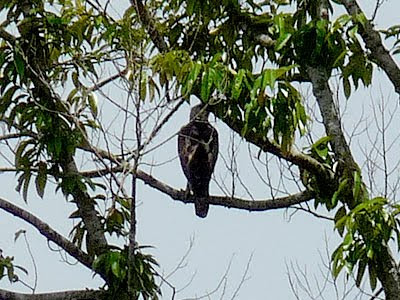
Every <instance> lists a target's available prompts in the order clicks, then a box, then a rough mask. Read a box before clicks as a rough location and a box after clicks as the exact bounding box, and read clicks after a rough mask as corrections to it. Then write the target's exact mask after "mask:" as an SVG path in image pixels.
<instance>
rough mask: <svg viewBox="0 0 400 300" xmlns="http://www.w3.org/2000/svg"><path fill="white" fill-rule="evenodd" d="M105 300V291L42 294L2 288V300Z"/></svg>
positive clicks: (0, 299) (0, 298) (0, 290)
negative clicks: (23, 292) (17, 291)
mask: <svg viewBox="0 0 400 300" xmlns="http://www.w3.org/2000/svg"><path fill="white" fill-rule="evenodd" d="M75 299H79V300H103V299H104V300H105V299H107V298H106V292H105V291H93V290H80V291H64V292H54V293H42V294H22V293H16V292H11V291H7V290H2V289H0V300H75Z"/></svg>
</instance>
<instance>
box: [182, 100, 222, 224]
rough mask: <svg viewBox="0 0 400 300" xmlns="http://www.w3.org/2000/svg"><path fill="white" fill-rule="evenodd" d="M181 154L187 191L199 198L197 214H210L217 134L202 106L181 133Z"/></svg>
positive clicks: (191, 113)
mask: <svg viewBox="0 0 400 300" xmlns="http://www.w3.org/2000/svg"><path fill="white" fill-rule="evenodd" d="M178 154H179V159H180V161H181V166H182V169H183V173H184V174H185V176H186V178H187V181H188V184H187V188H186V192H187V193H188V194H189V193H190V192H192V193H193V196H195V197H196V199H195V203H194V207H195V210H196V215H197V216H199V217H201V218H205V217H206V216H207V213H208V206H209V205H208V199H207V198H208V195H209V194H208V189H209V185H210V180H211V174H212V173H213V171H214V167H215V162H216V161H217V157H218V133H217V130H216V129H215V128H214V127H213V126H211V124H210V123H209V122H208V111H207V110H206V108H205V106H204V105H202V104H199V105H196V106H194V107H193V108H192V109H191V111H190V121H189V123H188V124H187V125H185V126H183V127H182V128H181V130H180V131H179V134H178Z"/></svg>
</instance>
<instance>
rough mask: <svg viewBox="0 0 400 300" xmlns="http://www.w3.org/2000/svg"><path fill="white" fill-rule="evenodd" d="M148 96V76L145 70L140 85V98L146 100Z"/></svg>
mask: <svg viewBox="0 0 400 300" xmlns="http://www.w3.org/2000/svg"><path fill="white" fill-rule="evenodd" d="M146 96H147V76H146V74H145V73H144V72H143V73H142V76H141V80H140V86H139V98H140V100H142V101H144V100H146Z"/></svg>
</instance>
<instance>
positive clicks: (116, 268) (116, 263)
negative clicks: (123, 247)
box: [111, 261, 121, 278]
mask: <svg viewBox="0 0 400 300" xmlns="http://www.w3.org/2000/svg"><path fill="white" fill-rule="evenodd" d="M111 271H112V272H113V274H114V275H115V277H117V278H120V276H121V268H120V266H119V261H113V262H112V263H111Z"/></svg>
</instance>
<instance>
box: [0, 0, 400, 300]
mask: <svg viewBox="0 0 400 300" xmlns="http://www.w3.org/2000/svg"><path fill="white" fill-rule="evenodd" d="M359 2H360V1H359ZM363 2H367V3H370V4H373V3H374V2H375V1H363ZM399 11H400V4H398V2H397V1H395V0H392V1H386V2H385V4H384V7H383V8H382V11H381V13H380V14H379V15H378V19H377V24H378V27H379V28H382V27H383V26H386V25H387V24H391V25H394V24H396V22H397V23H400V22H399V21H400V20H399V18H398V12H399ZM368 16H370V15H368ZM374 74H375V76H377V77H375V79H374V82H373V85H372V88H371V89H367V90H363V89H360V90H359V91H358V92H357V93H355V94H354V95H353V96H352V98H351V99H350V100H349V101H350V102H349V108H348V110H347V113H346V115H345V116H344V118H345V124H347V125H348V126H349V127H346V126H347V125H346V126H345V128H346V129H347V128H349V131H351V128H352V127H353V126H354V124H355V123H356V121H357V120H358V118H359V116H360V113H359V112H360V107H361V106H363V107H364V110H365V115H366V117H370V116H371V101H370V99H371V98H373V99H374V98H378V96H379V95H380V93H383V95H384V96H385V98H386V97H390V101H392V103H393V105H397V98H396V96H395V95H394V93H393V88H392V87H391V85H390V84H389V83H388V80H387V79H386V76H385V75H382V74H381V73H380V74H378V72H377V73H374ZM100 101H101V100H100ZM361 102H362V103H363V105H361V104H360V103H361ZM192 103H196V102H195V101H193V102H192ZM188 112H189V107H188V106H187V105H186V106H185V107H184V108H181V110H180V111H179V113H178V114H177V115H176V116H175V118H174V119H173V120H172V122H170V123H169V124H168V125H167V127H166V128H165V129H164V130H163V131H162V132H161V133H160V136H159V140H163V139H165V138H167V137H169V136H170V135H171V134H173V133H175V132H176V131H177V130H178V129H179V128H180V127H181V126H182V125H184V124H185V123H186V122H187V119H188ZM103 114H104V112H103ZM210 120H211V121H212V123H213V124H214V125H215V126H216V127H217V129H218V131H219V136H220V151H221V153H222V155H225V157H226V153H227V149H228V148H229V145H230V144H229V139H230V134H229V131H228V130H227V129H226V126H225V125H224V124H222V122H220V121H216V122H215V118H214V117H210ZM397 124H398V123H397ZM235 140H236V142H237V143H240V147H239V154H238V159H237V160H238V168H239V173H240V176H241V179H242V180H243V181H244V183H245V184H246V186H247V187H248V188H249V189H250V190H251V191H252V193H253V194H254V197H255V198H256V199H268V198H270V194H269V190H268V188H267V187H266V186H265V185H263V183H262V182H261V180H259V179H258V178H257V177H256V174H255V172H254V170H253V167H252V165H251V162H250V160H249V158H248V150H247V143H246V142H245V141H242V140H241V139H240V137H238V136H236V137H235ZM364 141H365V138H364V139H358V140H357V141H356V142H355V143H352V146H354V147H355V148H354V149H355V151H356V152H355V154H356V156H357V158H360V160H359V161H358V162H359V163H361V162H362V161H361V152H360V151H359V150H358V148H359V147H362V146H363V142H364ZM175 156H176V138H174V139H172V140H171V141H170V142H168V143H167V144H166V145H164V146H163V147H162V148H161V150H159V151H157V152H154V153H152V155H151V156H149V157H148V158H147V160H148V161H150V158H151V157H153V158H154V160H155V161H156V162H163V161H167V160H169V159H171V158H173V157H175ZM270 173H271V175H272V176H274V175H275V176H279V172H278V171H277V170H276V169H272V170H270ZM152 174H153V175H154V176H155V177H157V178H158V179H160V180H162V181H165V182H166V183H168V184H169V185H171V186H173V187H175V188H184V187H185V185H186V180H185V178H184V175H183V173H182V171H181V169H180V166H179V161H178V159H177V158H175V159H174V160H173V161H172V162H170V163H167V164H165V165H162V166H160V167H156V168H154V169H153V172H152ZM226 174H227V171H226V168H225V166H224V164H223V159H221V157H219V159H218V162H217V168H216V171H215V176H216V179H217V181H219V182H221V181H222V179H223V178H224V176H226ZM0 182H1V184H2V187H3V188H2V189H1V190H0V197H3V198H5V199H9V200H11V201H12V202H13V203H14V204H17V205H19V206H21V207H23V208H25V209H28V210H29V211H31V212H32V213H33V214H35V215H36V216H38V217H40V218H41V219H42V220H44V221H45V222H47V223H48V224H50V225H51V226H52V227H53V228H54V229H56V230H57V231H58V232H60V233H62V234H64V235H65V236H67V235H68V233H69V231H70V230H71V228H72V226H71V224H72V223H71V221H70V220H67V221H66V219H67V217H68V215H69V214H70V213H71V212H72V211H73V210H74V206H73V205H71V204H68V203H67V202H66V201H65V200H64V199H63V197H62V196H60V193H59V194H57V195H54V194H53V192H52V191H51V189H49V188H48V189H47V190H46V194H45V198H44V199H43V200H42V199H40V198H39V197H38V196H37V195H36V192H35V191H34V189H33V186H32V188H31V193H30V194H29V202H28V205H26V204H25V203H24V202H23V200H22V196H20V195H19V194H18V193H16V192H15V191H14V187H15V185H16V178H15V177H14V176H13V175H10V174H0ZM237 185H238V186H239V183H237ZM211 194H220V190H219V189H218V187H217V185H216V184H215V182H212V185H211ZM238 196H243V197H245V196H246V197H247V195H246V194H245V193H244V191H243V189H239V195H238ZM138 199H139V200H140V206H139V208H138V213H137V215H138V225H137V230H138V241H139V243H141V244H145V245H152V246H154V249H153V250H150V252H151V253H152V254H154V256H155V258H156V259H157V261H158V262H159V263H160V266H161V268H160V270H159V271H161V272H163V273H164V274H168V273H169V272H171V271H172V270H173V269H174V268H175V267H176V266H177V264H178V263H179V261H180V260H181V258H182V256H183V255H184V254H185V252H186V250H187V248H188V247H189V244H190V241H191V240H192V239H193V240H194V244H193V247H192V250H191V252H190V253H189V255H188V257H187V264H186V265H185V267H184V268H182V269H179V270H178V271H177V272H176V273H175V274H174V275H173V276H171V277H170V278H169V281H170V283H171V284H173V285H174V286H175V287H176V289H177V290H179V289H181V288H183V287H184V286H185V285H186V284H187V283H188V281H189V280H190V279H191V278H192V276H194V277H193V279H192V281H191V283H190V284H189V285H188V286H187V287H186V288H185V289H184V290H183V291H180V292H179V293H178V294H177V295H176V298H175V299H186V298H194V297H195V296H201V295H204V294H206V293H207V292H210V291H213V290H214V289H215V288H216V287H217V285H218V283H219V281H220V280H221V278H222V277H223V276H224V273H225V271H226V269H227V267H228V265H229V263H230V262H231V266H230V270H229V272H228V273H227V275H226V279H227V283H226V291H225V294H224V296H223V298H222V299H231V298H232V295H233V294H234V292H235V290H236V288H237V286H238V284H239V282H240V281H241V278H242V276H243V273H244V271H245V269H246V265H247V263H248V261H249V259H250V257H251V256H252V260H251V262H250V265H249V271H248V274H247V277H248V279H247V280H246V281H245V282H244V283H243V285H242V287H241V288H240V290H239V294H238V296H237V297H236V299H276V300H286V299H295V297H294V295H293V293H292V292H291V290H290V287H289V282H288V277H287V269H286V268H287V266H288V265H290V264H294V265H296V264H297V265H298V266H300V268H301V269H302V270H303V271H304V270H306V272H307V275H308V276H309V279H310V281H311V283H312V284H314V276H315V277H317V278H319V279H321V281H320V283H321V284H322V283H323V280H322V278H321V277H322V276H321V269H322V270H323V272H324V274H326V271H325V269H324V267H323V262H325V263H326V262H327V261H328V258H327V256H326V241H327V243H328V249H329V251H330V252H332V251H333V250H334V249H335V247H336V246H337V245H338V243H339V239H338V235H337V233H336V232H333V225H332V224H331V223H330V222H328V221H326V220H323V219H319V218H316V217H314V216H311V215H308V214H305V213H302V212H298V213H296V214H295V215H294V216H292V217H291V218H289V215H290V214H291V213H292V212H293V210H289V211H285V210H278V211H266V212H258V213H248V212H246V211H240V210H236V209H227V208H222V207H214V206H211V207H210V210H209V214H208V216H207V218H205V219H200V218H198V217H196V216H195V214H194V207H193V205H184V204H182V203H180V202H176V201H173V200H172V199H170V198H169V197H167V196H165V195H163V194H161V193H160V192H158V191H156V190H153V189H152V188H150V187H148V186H144V185H143V184H142V183H140V184H139V186H138ZM310 204H311V205H312V203H310ZM319 213H321V214H324V213H325V211H323V210H320V211H319ZM20 229H26V230H27V235H28V239H29V241H30V246H31V249H32V252H33V255H34V256H35V261H36V264H37V267H38V272H39V278H38V289H37V292H49V291H59V290H66V289H83V288H87V287H92V288H97V287H99V285H100V284H101V280H99V279H98V277H96V278H95V279H92V275H93V274H92V273H91V272H90V271H89V270H87V269H86V268H84V267H82V266H80V265H76V264H75V261H74V260H73V259H71V258H68V260H69V261H70V262H71V263H73V265H67V264H65V262H64V261H63V260H64V259H65V253H63V252H61V253H59V252H57V251H50V250H49V245H48V244H47V241H46V240H45V239H44V238H43V237H41V236H40V235H39V234H38V232H37V231H36V229H34V228H33V227H31V226H29V225H27V224H25V223H23V222H21V221H19V220H17V219H16V218H13V217H12V216H10V215H9V214H7V213H5V212H3V211H0V233H1V234H0V249H2V250H3V254H4V255H13V256H14V257H15V263H16V264H19V265H22V266H24V267H26V268H27V269H28V270H29V272H30V275H33V268H32V264H31V260H30V257H29V255H28V253H27V249H26V247H25V245H24V242H23V239H19V240H18V241H17V242H16V243H14V242H13V240H14V233H15V232H16V231H18V230H20ZM50 248H51V249H53V250H57V247H56V246H55V245H54V244H50ZM321 257H322V258H321ZM322 259H323V260H324V261H323V260H322ZM293 275H294V274H293ZM298 275H299V276H301V274H300V273H299V274H298ZM22 278H23V279H24V280H25V279H26V278H25V277H22ZM33 278H34V277H33V276H30V277H29V278H28V279H26V281H27V282H28V283H30V284H32V282H33ZM314 287H315V286H314ZM366 287H367V289H366V290H367V291H368V292H369V291H370V290H369V287H368V285H366ZM0 288H4V289H11V290H14V291H21V292H29V290H28V289H27V288H25V287H23V286H22V285H21V284H14V285H10V284H9V283H8V280H7V279H3V280H1V281H0ZM170 291H171V290H170V289H169V288H167V287H164V288H163V292H164V297H163V299H170V296H169V295H170ZM222 293H223V292H222V288H221V289H219V290H218V292H216V293H215V294H213V295H211V296H210V299H221V295H222ZM333 295H334V294H333V287H332V286H328V287H327V292H326V294H325V297H326V299H334V297H333ZM168 296H169V297H168ZM302 299H306V298H302ZM317 299H322V298H317ZM366 299H368V298H367V297H366Z"/></svg>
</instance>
